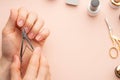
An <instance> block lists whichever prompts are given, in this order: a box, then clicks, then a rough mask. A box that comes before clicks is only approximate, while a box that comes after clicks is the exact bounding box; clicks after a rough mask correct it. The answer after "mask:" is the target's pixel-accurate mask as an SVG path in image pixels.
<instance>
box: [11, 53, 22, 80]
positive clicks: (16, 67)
mask: <svg viewBox="0 0 120 80" xmlns="http://www.w3.org/2000/svg"><path fill="white" fill-rule="evenodd" d="M10 73H11V80H21V76H20V60H19V57H18V56H17V55H15V56H14V59H13V62H12V64H11V67H10Z"/></svg>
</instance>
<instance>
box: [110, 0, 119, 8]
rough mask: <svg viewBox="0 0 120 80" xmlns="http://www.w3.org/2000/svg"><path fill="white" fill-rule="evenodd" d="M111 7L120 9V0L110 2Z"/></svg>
mask: <svg viewBox="0 0 120 80" xmlns="http://www.w3.org/2000/svg"><path fill="white" fill-rule="evenodd" d="M110 6H111V7H112V8H116V9H117V8H119V7H120V0H110Z"/></svg>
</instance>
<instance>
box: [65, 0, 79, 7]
mask: <svg viewBox="0 0 120 80" xmlns="http://www.w3.org/2000/svg"><path fill="white" fill-rule="evenodd" d="M66 4H68V5H71V6H77V5H78V4H79V0H66Z"/></svg>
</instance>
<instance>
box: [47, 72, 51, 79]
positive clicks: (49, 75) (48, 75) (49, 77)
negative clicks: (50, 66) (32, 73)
mask: <svg viewBox="0 0 120 80" xmlns="http://www.w3.org/2000/svg"><path fill="white" fill-rule="evenodd" d="M46 80H51V74H50V72H48V74H47V76H46Z"/></svg>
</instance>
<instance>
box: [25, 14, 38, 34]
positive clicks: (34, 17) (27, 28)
mask: <svg viewBox="0 0 120 80" xmlns="http://www.w3.org/2000/svg"><path fill="white" fill-rule="evenodd" d="M36 20H37V14H36V13H33V12H31V13H29V14H28V17H27V20H26V22H25V25H24V29H25V31H26V33H28V32H29V31H30V30H31V28H32V26H33V25H34V23H35V22H36Z"/></svg>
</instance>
